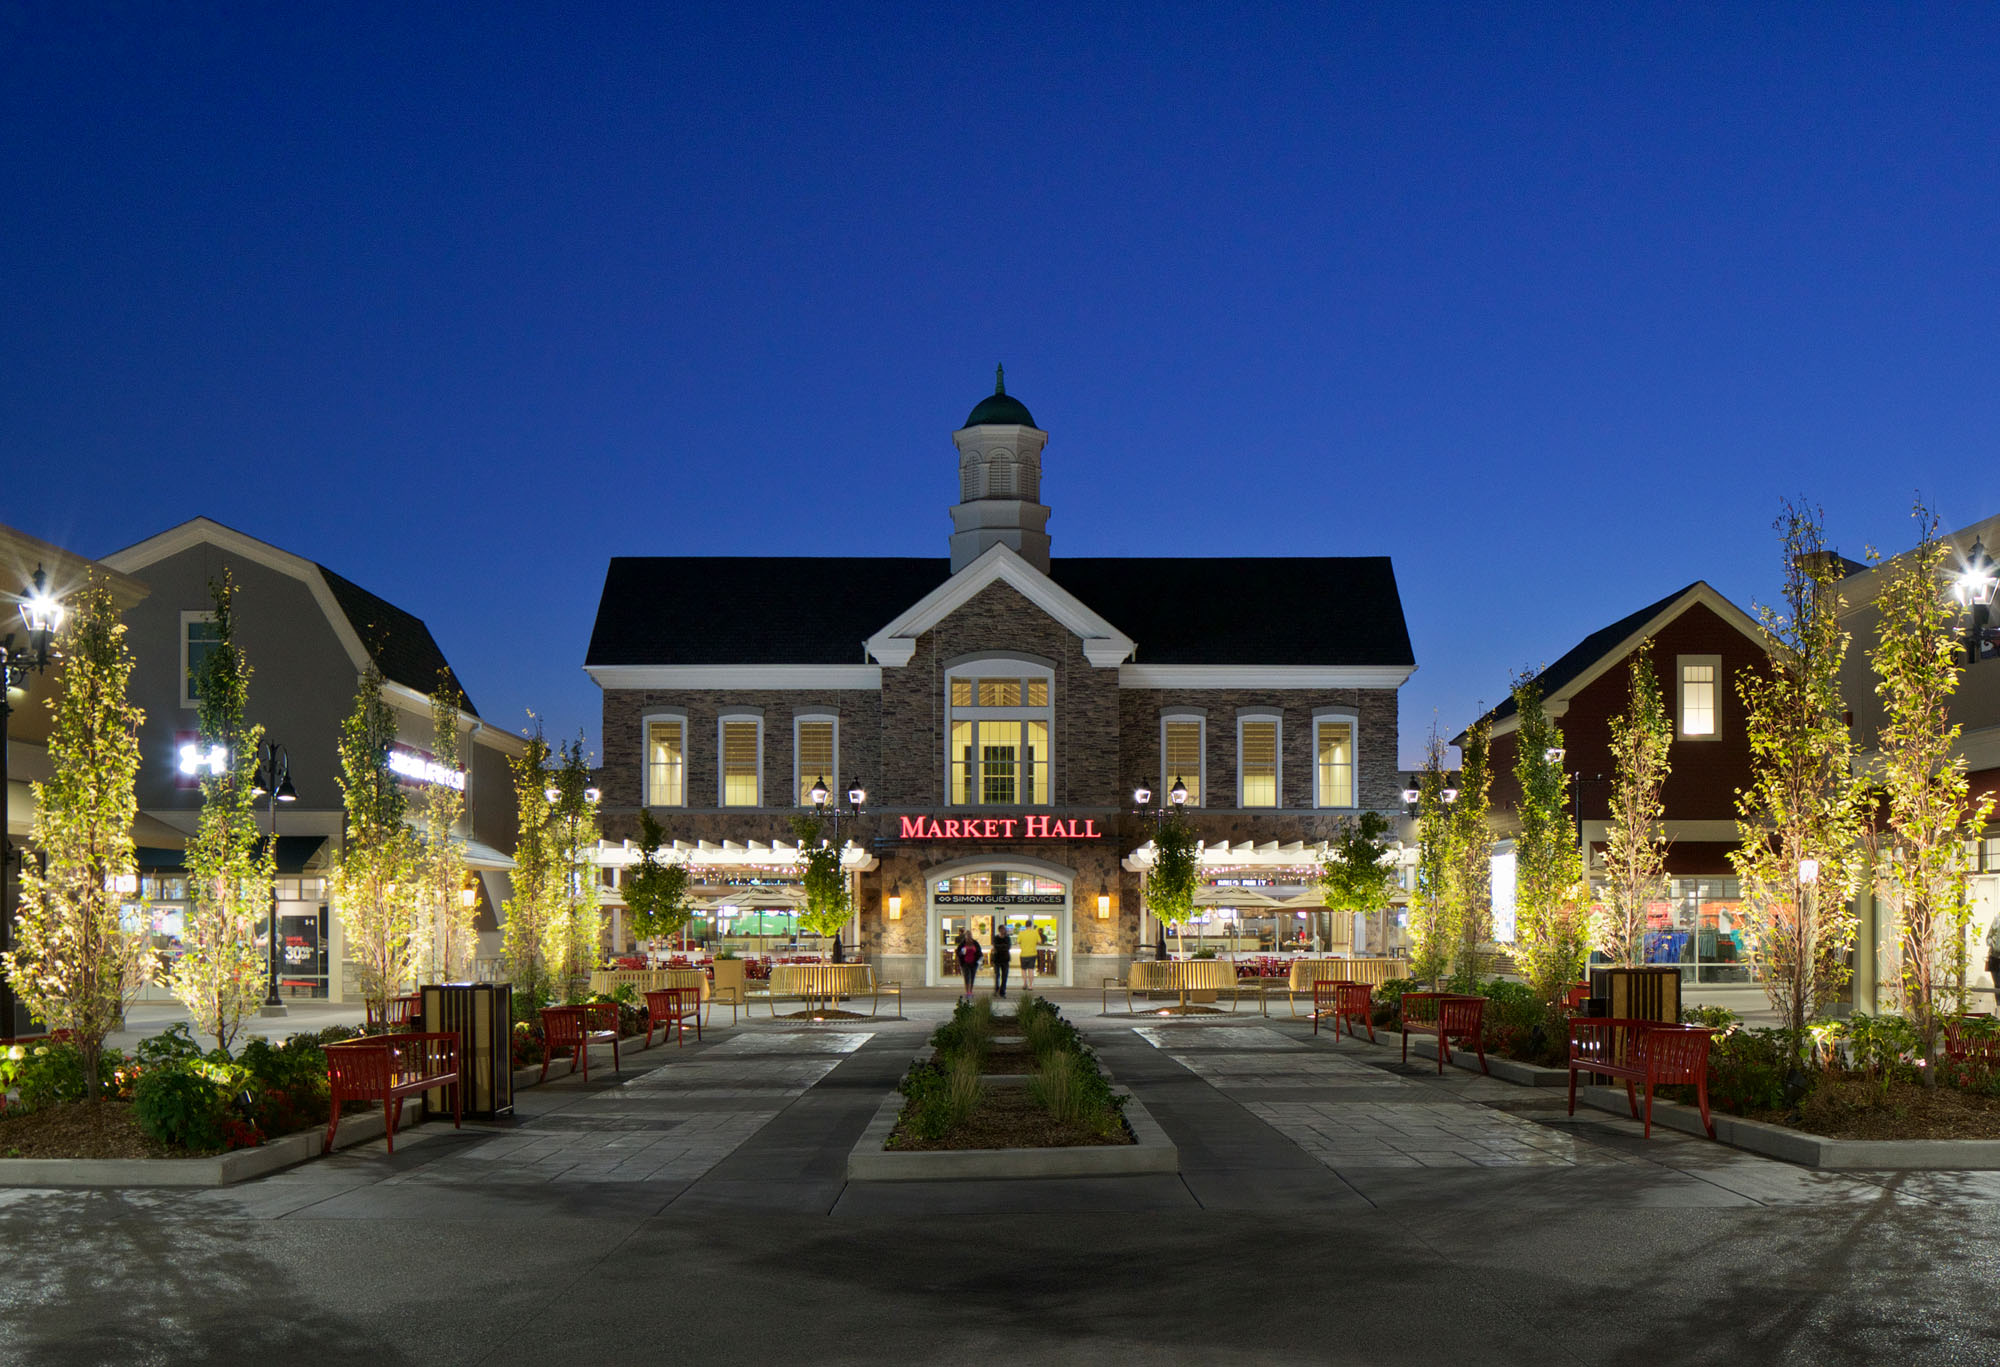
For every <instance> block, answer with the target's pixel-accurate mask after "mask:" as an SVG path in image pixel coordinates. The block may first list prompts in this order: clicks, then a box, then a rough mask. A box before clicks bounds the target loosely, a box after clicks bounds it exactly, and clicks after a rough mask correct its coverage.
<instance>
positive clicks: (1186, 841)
mask: <svg viewBox="0 0 2000 1367" xmlns="http://www.w3.org/2000/svg"><path fill="white" fill-rule="evenodd" d="M1139 890H1140V894H1141V895H1142V896H1143V897H1144V898H1145V900H1146V906H1147V907H1148V908H1149V909H1150V910H1151V911H1152V913H1153V915H1154V916H1156V917H1158V918H1159V919H1160V920H1161V921H1162V922H1164V923H1165V924H1167V925H1170V926H1183V925H1186V924H1187V921H1188V918H1189V917H1190V916H1193V915H1194V901H1195V897H1196V896H1197V895H1198V894H1199V893H1200V892H1201V840H1200V839H1199V838H1198V837H1197V836H1196V835H1195V833H1194V826H1193V825H1192V824H1190V823H1189V821H1188V819H1187V818H1186V817H1184V816H1182V815H1181V814H1180V813H1179V812H1175V813H1174V814H1172V815H1171V816H1169V817H1168V818H1167V819H1166V820H1165V821H1162V822H1161V823H1160V829H1159V832H1158V833H1157V834H1156V835H1155V836H1154V837H1153V867H1152V868H1150V869H1148V870H1146V877H1145V881H1144V882H1142V883H1141V884H1140V889H1139Z"/></svg>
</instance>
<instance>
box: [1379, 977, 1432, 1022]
mask: <svg viewBox="0 0 2000 1367" xmlns="http://www.w3.org/2000/svg"><path fill="white" fill-rule="evenodd" d="M1423 990H1424V984H1423V982H1422V981H1421V980H1420V979H1417V978H1391V979H1389V981H1387V982H1385V983H1383V984H1382V985H1381V986H1380V987H1378V988H1376V989H1375V1023H1376V1024H1377V1025H1389V1026H1394V1025H1400V1024H1401V1023H1402V1020H1403V994H1404V993H1405V992H1421V991H1423Z"/></svg>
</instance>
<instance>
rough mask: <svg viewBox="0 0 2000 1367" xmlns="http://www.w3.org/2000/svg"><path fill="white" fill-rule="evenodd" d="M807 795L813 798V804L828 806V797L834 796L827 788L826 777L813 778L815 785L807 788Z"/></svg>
mask: <svg viewBox="0 0 2000 1367" xmlns="http://www.w3.org/2000/svg"><path fill="white" fill-rule="evenodd" d="M806 796H807V797H809V798H811V799H812V805H813V806H815V807H824V806H826V800H827V798H829V797H830V796H832V794H831V793H830V792H829V791H828V790H827V786H826V780H825V779H824V778H816V779H814V780H813V786H812V787H810V788H808V789H807V790H806Z"/></svg>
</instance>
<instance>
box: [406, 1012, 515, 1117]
mask: <svg viewBox="0 0 2000 1367" xmlns="http://www.w3.org/2000/svg"><path fill="white" fill-rule="evenodd" d="M419 992H420V994H421V995H422V997H423V1021H424V1029H425V1030H428V1031H433V1032H439V1033H449V1034H454V1035H457V1036H458V1086H459V1091H460V1093H461V1095H462V1098H463V1101H464V1105H465V1114H466V1115H467V1116H471V1117H476V1118H478V1119H481V1120H491V1119H493V1118H494V1117H495V1116H502V1115H511V1114H513V1111H514V989H513V987H512V986H511V985H510V984H507V983H431V984H428V985H426V986H424V987H423V988H420V989H419ZM424 1101H425V1103H426V1105H427V1106H428V1108H429V1109H430V1110H431V1112H432V1113H433V1114H435V1113H437V1112H439V1111H440V1110H448V1103H447V1102H446V1100H445V1092H444V1091H443V1090H442V1089H440V1090H438V1091H435V1092H426V1093H425V1094H424Z"/></svg>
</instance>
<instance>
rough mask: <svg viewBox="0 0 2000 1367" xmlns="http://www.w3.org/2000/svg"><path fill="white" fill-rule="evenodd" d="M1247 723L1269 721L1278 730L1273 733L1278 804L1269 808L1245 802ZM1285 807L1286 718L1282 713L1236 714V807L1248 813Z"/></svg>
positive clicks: (1278, 809) (1279, 809) (1273, 810)
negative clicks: (1245, 731) (1245, 728)
mask: <svg viewBox="0 0 2000 1367" xmlns="http://www.w3.org/2000/svg"><path fill="white" fill-rule="evenodd" d="M1247 721H1268V722H1272V723H1275V725H1276V727H1277V729H1276V730H1275V731H1273V732H1272V733H1271V737H1272V739H1273V740H1274V741H1275V742H1276V745H1275V746H1274V754H1273V758H1274V759H1275V761H1276V769H1277V773H1276V795H1277V799H1278V800H1277V802H1276V803H1275V804H1274V805H1272V806H1269V807H1252V806H1249V805H1248V804H1246V803H1245V802H1244V801H1243V723H1244V722H1247ZM1284 806H1285V717H1284V714H1283V713H1281V712H1239V713H1237V714H1236V807H1237V810H1239V811H1246V812H1276V811H1282V810H1284Z"/></svg>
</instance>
